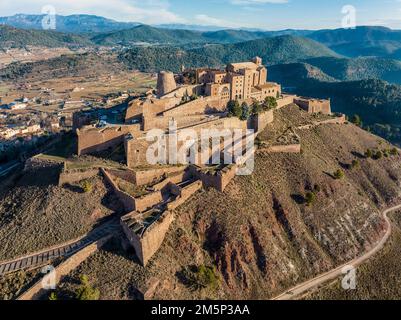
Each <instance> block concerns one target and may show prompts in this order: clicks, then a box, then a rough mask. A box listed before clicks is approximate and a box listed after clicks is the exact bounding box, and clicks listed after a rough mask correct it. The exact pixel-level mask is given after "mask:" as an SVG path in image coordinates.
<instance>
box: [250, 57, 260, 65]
mask: <svg viewBox="0 0 401 320" xmlns="http://www.w3.org/2000/svg"><path fill="white" fill-rule="evenodd" d="M252 62H253V63H255V64H257V65H258V66H261V65H262V58H260V57H255V58H253V59H252Z"/></svg>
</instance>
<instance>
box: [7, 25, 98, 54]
mask: <svg viewBox="0 0 401 320" xmlns="http://www.w3.org/2000/svg"><path fill="white" fill-rule="evenodd" d="M91 44H92V43H91V41H90V40H88V39H87V38H85V37H82V36H79V35H73V34H64V33H59V32H55V31H45V30H22V29H17V28H14V27H10V26H6V25H0V48H2V49H4V48H15V47H17V48H18V47H25V46H44V47H80V46H89V45H91Z"/></svg>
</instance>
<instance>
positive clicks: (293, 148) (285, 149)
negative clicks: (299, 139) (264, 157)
mask: <svg viewBox="0 0 401 320" xmlns="http://www.w3.org/2000/svg"><path fill="white" fill-rule="evenodd" d="M257 152H258V153H259V152H261V153H301V144H290V145H277V146H269V147H266V148H261V149H258V151H257Z"/></svg>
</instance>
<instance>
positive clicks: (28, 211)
mask: <svg viewBox="0 0 401 320" xmlns="http://www.w3.org/2000/svg"><path fill="white" fill-rule="evenodd" d="M52 176H53V177H52ZM54 178H55V179H57V172H52V171H51V170H49V169H48V168H46V170H44V171H38V172H31V173H28V174H25V175H23V176H22V177H21V178H20V179H18V181H16V183H15V185H14V186H13V187H11V188H10V189H9V190H8V191H5V192H4V193H3V194H1V195H0V241H1V243H2V245H1V247H0V260H6V259H10V258H14V257H16V256H21V255H24V254H26V253H30V252H35V251H38V250H40V249H43V248H47V247H50V246H53V245H56V244H59V243H63V242H66V241H69V240H72V239H75V238H77V237H79V236H82V235H84V234H85V233H87V232H89V231H90V230H91V229H92V228H93V227H94V226H95V225H96V224H98V223H99V222H101V221H102V220H103V219H105V218H106V217H107V216H110V215H111V214H113V213H114V212H120V211H121V209H122V208H121V205H120V203H119V202H118V200H117V199H116V198H115V196H114V193H112V191H111V189H110V188H109V187H108V185H107V184H106V183H105V181H104V179H103V178H102V177H100V176H96V177H94V178H92V179H90V183H91V185H92V186H93V187H92V190H91V192H88V193H83V192H82V188H81V185H80V183H79V182H78V183H76V184H73V185H67V186H64V187H59V186H57V185H55V184H54V183H55V182H56V181H55V180H53V181H52V179H54Z"/></svg>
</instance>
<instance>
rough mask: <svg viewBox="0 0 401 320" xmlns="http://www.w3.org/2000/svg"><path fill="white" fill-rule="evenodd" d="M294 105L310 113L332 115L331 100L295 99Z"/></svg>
mask: <svg viewBox="0 0 401 320" xmlns="http://www.w3.org/2000/svg"><path fill="white" fill-rule="evenodd" d="M294 103H295V104H297V105H298V106H299V107H300V108H302V109H304V110H305V111H307V112H309V113H323V114H331V102H330V100H325V99H313V98H304V97H295V98H294Z"/></svg>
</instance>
